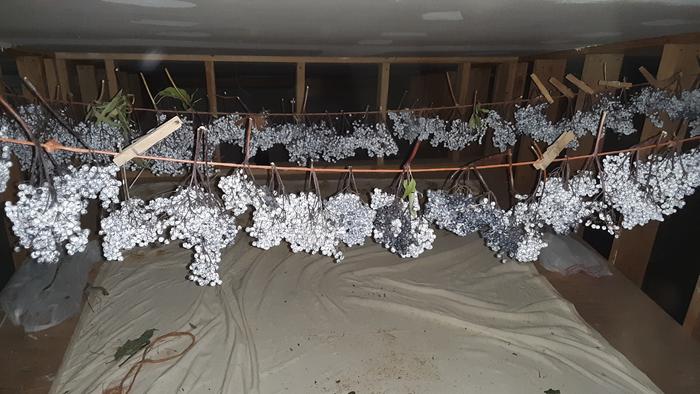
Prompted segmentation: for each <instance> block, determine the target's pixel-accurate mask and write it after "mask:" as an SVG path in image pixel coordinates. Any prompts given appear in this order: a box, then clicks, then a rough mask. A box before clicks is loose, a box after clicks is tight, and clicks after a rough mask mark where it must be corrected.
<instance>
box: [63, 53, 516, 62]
mask: <svg viewBox="0 0 700 394" xmlns="http://www.w3.org/2000/svg"><path fill="white" fill-rule="evenodd" d="M54 56H55V57H56V58H57V59H72V60H102V59H105V58H110V59H114V60H134V61H155V62H157V61H182V62H203V61H214V62H235V63H317V64H324V63H329V64H330V63H338V64H371V63H375V64H381V63H392V64H394V63H404V64H461V63H505V62H514V61H517V57H513V56H466V57H465V56H448V57H432V56H425V57H419V56H406V57H403V56H384V57H381V56H376V57H372V56H255V55H182V54H157V53H150V54H149V53H101V52H87V53H85V52H83V53H79V52H56V53H55V54H54Z"/></svg>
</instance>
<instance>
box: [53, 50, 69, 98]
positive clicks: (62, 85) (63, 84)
mask: <svg viewBox="0 0 700 394" xmlns="http://www.w3.org/2000/svg"><path fill="white" fill-rule="evenodd" d="M54 64H55V65H56V78H57V79H58V86H59V89H58V91H59V93H58V95H59V97H58V98H59V99H61V100H68V99H69V98H71V97H72V96H73V93H72V92H71V89H70V79H69V78H68V65H67V64H66V60H63V59H55V60H54Z"/></svg>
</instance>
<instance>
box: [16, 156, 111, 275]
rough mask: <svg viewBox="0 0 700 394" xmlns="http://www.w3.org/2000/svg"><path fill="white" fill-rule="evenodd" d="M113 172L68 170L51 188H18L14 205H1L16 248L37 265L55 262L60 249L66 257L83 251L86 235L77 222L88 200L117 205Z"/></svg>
mask: <svg viewBox="0 0 700 394" xmlns="http://www.w3.org/2000/svg"><path fill="white" fill-rule="evenodd" d="M117 171H118V168H117V167H116V166H114V165H111V166H106V167H94V166H82V167H80V168H75V167H68V169H67V171H66V172H67V173H66V174H65V175H62V176H58V177H54V178H53V182H52V183H51V184H49V183H47V184H44V185H42V186H32V185H28V184H20V185H19V186H18V192H17V203H16V204H13V203H12V202H7V203H5V213H6V214H7V217H8V218H9V219H10V220H11V221H12V230H13V232H14V234H15V235H16V236H17V238H19V244H20V245H21V246H22V247H23V248H25V249H27V250H30V251H31V257H32V258H34V259H35V260H36V261H38V262H40V263H55V262H57V261H58V259H59V257H60V255H61V248H62V247H64V246H65V249H66V252H67V253H68V254H69V255H72V254H75V253H77V252H82V251H84V250H85V246H86V245H87V242H88V235H89V233H90V231H89V230H88V229H84V228H82V227H81V223H80V219H81V217H82V215H84V214H86V213H87V206H88V202H89V201H90V200H94V199H99V200H100V201H101V203H102V206H103V207H105V208H106V207H108V206H109V205H110V204H112V203H116V202H117V201H118V199H119V185H120V183H119V181H117V180H116V178H115V176H116V173H117Z"/></svg>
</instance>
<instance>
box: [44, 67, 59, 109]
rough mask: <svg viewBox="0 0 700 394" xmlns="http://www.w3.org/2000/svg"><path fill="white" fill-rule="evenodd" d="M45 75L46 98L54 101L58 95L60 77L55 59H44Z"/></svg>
mask: <svg viewBox="0 0 700 394" xmlns="http://www.w3.org/2000/svg"><path fill="white" fill-rule="evenodd" d="M44 74H45V75H46V93H47V94H46V97H48V98H49V99H50V100H53V99H55V98H56V97H57V93H58V89H57V87H58V76H57V75H56V65H55V64H54V60H53V59H44Z"/></svg>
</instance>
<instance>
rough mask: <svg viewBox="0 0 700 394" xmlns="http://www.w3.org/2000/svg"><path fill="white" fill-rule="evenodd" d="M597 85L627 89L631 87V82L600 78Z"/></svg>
mask: <svg viewBox="0 0 700 394" xmlns="http://www.w3.org/2000/svg"><path fill="white" fill-rule="evenodd" d="M598 86H605V87H608V88H615V89H629V88H631V87H632V83H630V82H621V81H604V80H600V81H598Z"/></svg>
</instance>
